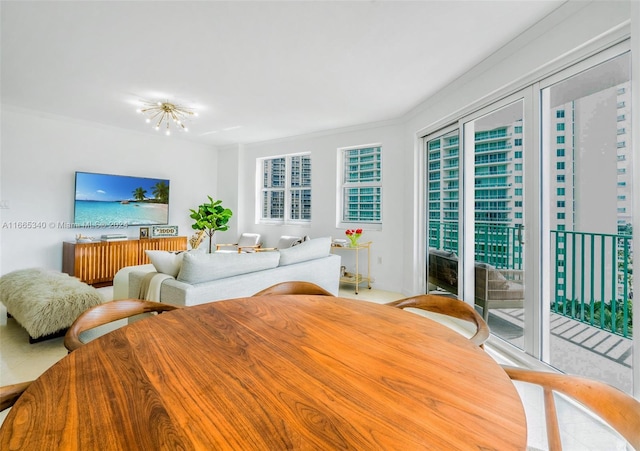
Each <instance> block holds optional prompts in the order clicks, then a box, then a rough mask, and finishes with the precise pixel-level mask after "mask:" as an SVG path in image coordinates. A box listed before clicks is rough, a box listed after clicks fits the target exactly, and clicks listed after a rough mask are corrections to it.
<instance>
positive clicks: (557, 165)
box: [556, 161, 564, 169]
mask: <svg viewBox="0 0 640 451" xmlns="http://www.w3.org/2000/svg"><path fill="white" fill-rule="evenodd" d="M556 168H557V169H564V161H558V162H557V163H556Z"/></svg>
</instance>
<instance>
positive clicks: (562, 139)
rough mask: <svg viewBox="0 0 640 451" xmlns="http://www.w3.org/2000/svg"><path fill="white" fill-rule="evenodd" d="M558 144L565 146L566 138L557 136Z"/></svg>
mask: <svg viewBox="0 0 640 451" xmlns="http://www.w3.org/2000/svg"><path fill="white" fill-rule="evenodd" d="M556 142H557V143H558V144H564V136H556Z"/></svg>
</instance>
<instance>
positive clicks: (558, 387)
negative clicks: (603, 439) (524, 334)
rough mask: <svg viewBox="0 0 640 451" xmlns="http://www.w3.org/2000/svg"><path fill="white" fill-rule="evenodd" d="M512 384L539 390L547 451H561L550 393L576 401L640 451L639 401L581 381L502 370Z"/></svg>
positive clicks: (507, 369)
mask: <svg viewBox="0 0 640 451" xmlns="http://www.w3.org/2000/svg"><path fill="white" fill-rule="evenodd" d="M502 367H503V368H504V370H505V371H506V372H507V374H508V375H509V377H510V378H511V379H512V380H515V381H521V382H528V383H530V384H536V385H539V386H541V387H542V389H543V393H544V405H545V417H546V424H547V440H548V442H549V449H550V450H552V451H554V450H560V449H562V444H561V442H560V428H559V425H558V417H557V414H556V406H555V401H554V399H553V392H554V391H555V392H558V393H562V394H563V395H565V396H568V397H569V398H571V399H573V400H575V401H578V402H579V403H580V404H582V405H584V406H585V407H587V408H588V409H589V410H591V412H593V413H595V414H596V415H598V416H599V417H600V418H601V419H602V420H604V421H605V422H606V423H607V424H608V425H609V426H611V427H612V428H613V429H615V430H616V431H617V432H618V433H619V434H620V435H622V436H623V437H624V438H625V440H627V441H628V442H629V444H631V445H632V446H633V447H634V449H640V401H638V400H636V399H635V398H632V397H631V396H629V395H627V394H626V393H624V392H622V391H620V390H618V389H617V388H615V387H612V386H611V385H608V384H605V383H603V382H599V381H596V380H593V379H588V378H584V377H578V376H571V375H567V374H558V373H548V372H543V371H534V370H528V369H523V368H515V367H511V366H506V365H503V366H502Z"/></svg>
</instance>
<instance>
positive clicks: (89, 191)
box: [73, 172, 169, 228]
mask: <svg viewBox="0 0 640 451" xmlns="http://www.w3.org/2000/svg"><path fill="white" fill-rule="evenodd" d="M73 216H74V217H73V220H74V221H73V222H74V224H75V225H76V227H96V228H97V227H122V226H123V225H127V226H141V225H155V224H167V223H168V222H169V180H165V179H153V178H147V177H131V176H125V175H114V174H96V173H93V172H76V194H75V204H74V215H73Z"/></svg>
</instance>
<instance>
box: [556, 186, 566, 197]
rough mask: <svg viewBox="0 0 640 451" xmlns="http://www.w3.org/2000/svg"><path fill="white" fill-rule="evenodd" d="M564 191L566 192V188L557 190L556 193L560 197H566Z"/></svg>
mask: <svg viewBox="0 0 640 451" xmlns="http://www.w3.org/2000/svg"><path fill="white" fill-rule="evenodd" d="M564 190H565V189H564V188H557V191H556V192H557V194H558V196H564V195H565V194H564Z"/></svg>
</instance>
